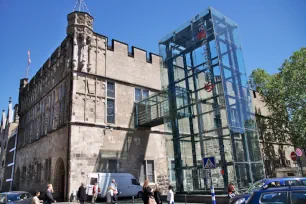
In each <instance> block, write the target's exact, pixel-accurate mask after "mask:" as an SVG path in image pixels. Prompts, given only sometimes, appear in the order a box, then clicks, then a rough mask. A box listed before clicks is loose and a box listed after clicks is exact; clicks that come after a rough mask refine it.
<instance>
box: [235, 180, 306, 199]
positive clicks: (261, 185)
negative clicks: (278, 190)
mask: <svg viewBox="0 0 306 204" xmlns="http://www.w3.org/2000/svg"><path fill="white" fill-rule="evenodd" d="M273 182H274V183H275V184H279V185H280V186H306V177H284V178H267V179H262V180H259V181H257V182H255V183H254V184H253V185H252V186H250V187H249V188H248V190H247V191H245V192H244V193H242V194H240V195H236V196H235V197H233V198H231V199H230V200H229V203H230V204H244V203H245V201H246V200H247V199H248V198H249V197H250V195H251V194H252V193H253V191H254V190H259V189H268V188H270V187H272V185H271V184H272V183H273Z"/></svg>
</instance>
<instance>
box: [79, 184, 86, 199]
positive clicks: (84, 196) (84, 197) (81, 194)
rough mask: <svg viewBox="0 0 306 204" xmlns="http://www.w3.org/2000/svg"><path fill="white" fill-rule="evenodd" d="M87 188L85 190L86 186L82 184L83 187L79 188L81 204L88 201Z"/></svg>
mask: <svg viewBox="0 0 306 204" xmlns="http://www.w3.org/2000/svg"><path fill="white" fill-rule="evenodd" d="M85 191H86V188H85V185H84V183H81V186H80V188H79V191H78V198H79V201H80V203H81V204H84V202H85V200H86V192H85Z"/></svg>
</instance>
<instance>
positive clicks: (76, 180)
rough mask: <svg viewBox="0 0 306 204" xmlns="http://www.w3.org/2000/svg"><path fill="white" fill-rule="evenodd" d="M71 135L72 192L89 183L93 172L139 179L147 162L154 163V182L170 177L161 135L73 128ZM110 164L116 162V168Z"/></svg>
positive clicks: (76, 126) (112, 129)
mask: <svg viewBox="0 0 306 204" xmlns="http://www.w3.org/2000/svg"><path fill="white" fill-rule="evenodd" d="M71 135H72V137H71V169H72V172H71V183H70V185H71V190H76V189H77V188H78V187H79V185H80V182H86V177H87V175H88V173H92V172H104V173H107V172H113V173H115V172H117V173H131V174H133V175H134V176H135V177H136V178H139V177H140V169H141V164H142V163H143V162H144V160H153V161H154V169H155V172H154V173H155V182H157V177H158V176H160V175H167V166H166V157H167V155H166V152H165V137H164V135H162V134H157V133H151V132H150V131H149V130H148V131H137V130H133V129H129V130H128V129H119V128H115V127H114V128H112V127H110V128H105V127H88V126H86V125H72V127H71ZM84 144H86V145H84ZM111 161H116V167H115V168H114V167H111V166H110V162H111ZM152 182H154V181H152Z"/></svg>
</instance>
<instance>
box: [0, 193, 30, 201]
mask: <svg viewBox="0 0 306 204" xmlns="http://www.w3.org/2000/svg"><path fill="white" fill-rule="evenodd" d="M31 201H32V195H31V194H30V193H28V192H25V191H11V192H4V193H0V204H13V203H18V204H31Z"/></svg>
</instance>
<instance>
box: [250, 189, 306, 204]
mask: <svg viewBox="0 0 306 204" xmlns="http://www.w3.org/2000/svg"><path fill="white" fill-rule="evenodd" d="M246 203H247V204H258V203H262V204H268V203H274V204H303V203H306V186H288V187H273V188H269V189H259V190H254V191H253V193H252V195H251V196H250V197H249V199H248V200H247V201H246Z"/></svg>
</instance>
